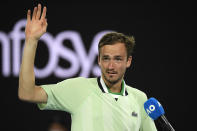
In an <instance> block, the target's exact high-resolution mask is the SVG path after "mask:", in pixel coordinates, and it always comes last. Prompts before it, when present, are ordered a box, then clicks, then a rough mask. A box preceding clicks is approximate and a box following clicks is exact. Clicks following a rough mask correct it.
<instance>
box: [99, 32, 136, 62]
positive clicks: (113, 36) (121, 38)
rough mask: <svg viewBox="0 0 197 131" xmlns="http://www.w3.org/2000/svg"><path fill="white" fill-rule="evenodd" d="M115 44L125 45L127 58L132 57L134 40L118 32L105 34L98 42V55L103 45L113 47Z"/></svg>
mask: <svg viewBox="0 0 197 131" xmlns="http://www.w3.org/2000/svg"><path fill="white" fill-rule="evenodd" d="M117 42H120V43H123V44H125V47H126V50H127V58H129V56H131V55H132V53H133V49H134V46H135V39H134V37H133V36H127V35H124V34H123V33H118V32H110V33H107V34H105V35H104V36H103V37H102V38H101V39H100V41H99V44H98V49H99V55H100V49H101V47H103V46H104V45H113V44H116V43H117Z"/></svg>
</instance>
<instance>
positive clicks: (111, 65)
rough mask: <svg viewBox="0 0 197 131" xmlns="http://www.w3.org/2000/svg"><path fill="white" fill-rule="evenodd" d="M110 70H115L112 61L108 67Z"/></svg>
mask: <svg viewBox="0 0 197 131" xmlns="http://www.w3.org/2000/svg"><path fill="white" fill-rule="evenodd" d="M108 68H109V69H114V62H113V61H112V60H111V61H110V62H109V65H108Z"/></svg>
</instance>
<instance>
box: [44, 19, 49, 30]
mask: <svg viewBox="0 0 197 131" xmlns="http://www.w3.org/2000/svg"><path fill="white" fill-rule="evenodd" d="M43 26H44V31H45V32H46V30H47V26H48V23H47V19H44V21H43Z"/></svg>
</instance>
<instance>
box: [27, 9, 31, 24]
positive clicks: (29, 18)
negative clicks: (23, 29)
mask: <svg viewBox="0 0 197 131" xmlns="http://www.w3.org/2000/svg"><path fill="white" fill-rule="evenodd" d="M27 21H31V10H28V11H27Z"/></svg>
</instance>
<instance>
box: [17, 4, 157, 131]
mask: <svg viewBox="0 0 197 131" xmlns="http://www.w3.org/2000/svg"><path fill="white" fill-rule="evenodd" d="M45 16H46V7H44V8H43V12H42V13H41V5H40V4H39V5H38V7H35V8H34V11H33V14H32V18H31V12H30V10H28V13H27V25H26V29H25V34H26V40H25V48H24V54H23V58H22V64H21V70H20V76H19V89H18V95H19V98H20V99H21V100H25V101H29V102H34V103H38V106H39V108H40V109H50V110H62V111H66V112H69V113H70V114H71V117H72V127H71V129H72V131H139V130H140V131H155V130H156V128H155V124H154V122H153V120H152V119H150V118H149V117H148V115H147V114H146V112H145V110H144V108H143V104H144V102H145V101H146V100H147V97H146V95H145V94H144V93H143V92H141V91H139V90H137V89H135V88H132V87H129V86H128V85H126V84H125V82H124V79H123V78H124V74H125V71H126V69H127V68H128V67H130V65H131V62H132V56H131V53H132V51H133V47H134V44H135V41H134V38H133V37H128V36H125V35H124V34H122V33H116V32H112V33H108V34H106V35H104V36H103V37H102V39H101V40H100V42H99V57H98V63H99V66H100V68H101V74H102V75H101V77H99V78H82V77H78V78H73V79H67V80H64V81H62V82H59V83H57V84H50V85H41V86H37V85H35V75H34V59H35V52H36V48H37V43H38V40H39V38H40V37H41V36H42V35H43V34H44V33H45V32H46V28H47V20H46V18H45Z"/></svg>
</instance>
